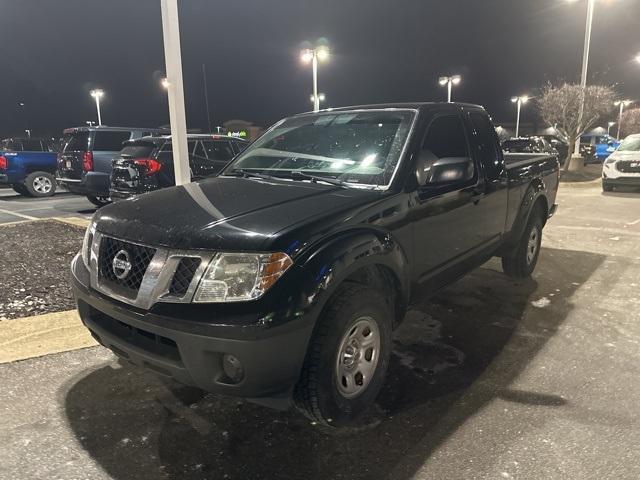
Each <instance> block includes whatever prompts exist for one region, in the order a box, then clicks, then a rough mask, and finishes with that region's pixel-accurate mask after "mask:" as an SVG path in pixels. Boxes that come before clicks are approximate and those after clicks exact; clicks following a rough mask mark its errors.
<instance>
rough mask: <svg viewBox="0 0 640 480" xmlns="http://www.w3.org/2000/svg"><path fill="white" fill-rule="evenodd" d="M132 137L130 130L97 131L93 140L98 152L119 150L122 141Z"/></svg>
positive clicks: (94, 148)
mask: <svg viewBox="0 0 640 480" xmlns="http://www.w3.org/2000/svg"><path fill="white" fill-rule="evenodd" d="M129 138H131V133H130V132H106V131H97V132H96V136H95V138H94V140H93V150H95V151H97V152H119V151H120V150H121V149H122V143H123V142H126V141H127V140H129Z"/></svg>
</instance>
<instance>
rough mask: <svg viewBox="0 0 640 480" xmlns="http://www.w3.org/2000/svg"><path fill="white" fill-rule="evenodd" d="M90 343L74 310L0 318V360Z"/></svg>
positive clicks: (19, 358) (35, 355)
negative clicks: (1, 319) (8, 318)
mask: <svg viewBox="0 0 640 480" xmlns="http://www.w3.org/2000/svg"><path fill="white" fill-rule="evenodd" d="M94 345H97V343H96V341H95V340H94V339H93V337H92V336H91V334H90V333H89V330H87V329H86V328H85V327H84V325H83V324H82V322H81V321H80V318H79V317H78V313H77V312H76V311H75V310H68V311H66V312H55V313H47V314H44V315H36V316H34V317H24V318H17V319H14V320H4V321H2V322H0V364H2V363H9V362H15V361H16V360H26V359H28V358H34V357H41V356H44V355H49V354H52V353H60V352H67V351H69V350H77V349H79V348H85V347H92V346H94Z"/></svg>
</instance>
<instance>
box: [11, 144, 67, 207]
mask: <svg viewBox="0 0 640 480" xmlns="http://www.w3.org/2000/svg"><path fill="white" fill-rule="evenodd" d="M56 167H57V154H56V153H55V152H53V151H51V150H50V148H49V145H48V143H47V142H46V140H44V139H40V138H7V139H5V140H3V141H2V145H1V146H0V185H10V186H11V187H12V188H13V189H14V190H15V191H16V192H17V193H19V194H20V195H24V196H27V197H48V196H51V195H53V194H54V193H55V192H56V179H55V172H56Z"/></svg>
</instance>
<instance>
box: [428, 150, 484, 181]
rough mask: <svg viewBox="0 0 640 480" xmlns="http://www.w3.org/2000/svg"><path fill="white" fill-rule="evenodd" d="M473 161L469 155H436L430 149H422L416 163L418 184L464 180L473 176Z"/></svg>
mask: <svg viewBox="0 0 640 480" xmlns="http://www.w3.org/2000/svg"><path fill="white" fill-rule="evenodd" d="M473 172H474V163H473V160H472V159H471V158H469V157H443V158H438V157H436V156H435V155H434V154H433V152H431V151H430V150H422V151H421V152H420V155H419V156H418V162H417V165H416V179H417V180H418V184H419V185H420V186H425V185H434V186H437V185H445V184H455V183H460V182H466V181H468V180H471V179H472V178H473Z"/></svg>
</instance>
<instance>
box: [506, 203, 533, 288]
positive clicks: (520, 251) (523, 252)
mask: <svg viewBox="0 0 640 480" xmlns="http://www.w3.org/2000/svg"><path fill="white" fill-rule="evenodd" d="M541 243H542V215H541V214H540V213H539V211H534V212H533V213H532V214H531V218H529V222H528V223H527V226H526V228H525V229H524V232H523V234H522V237H521V238H520V240H519V241H518V244H517V245H516V246H515V247H514V249H513V250H512V251H511V252H509V254H507V255H505V256H504V257H502V270H503V271H504V273H506V274H507V275H509V276H510V277H514V278H526V277H529V276H530V275H531V274H532V273H533V270H534V269H535V268H536V264H537V263H538V256H539V255H540V245H541Z"/></svg>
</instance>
